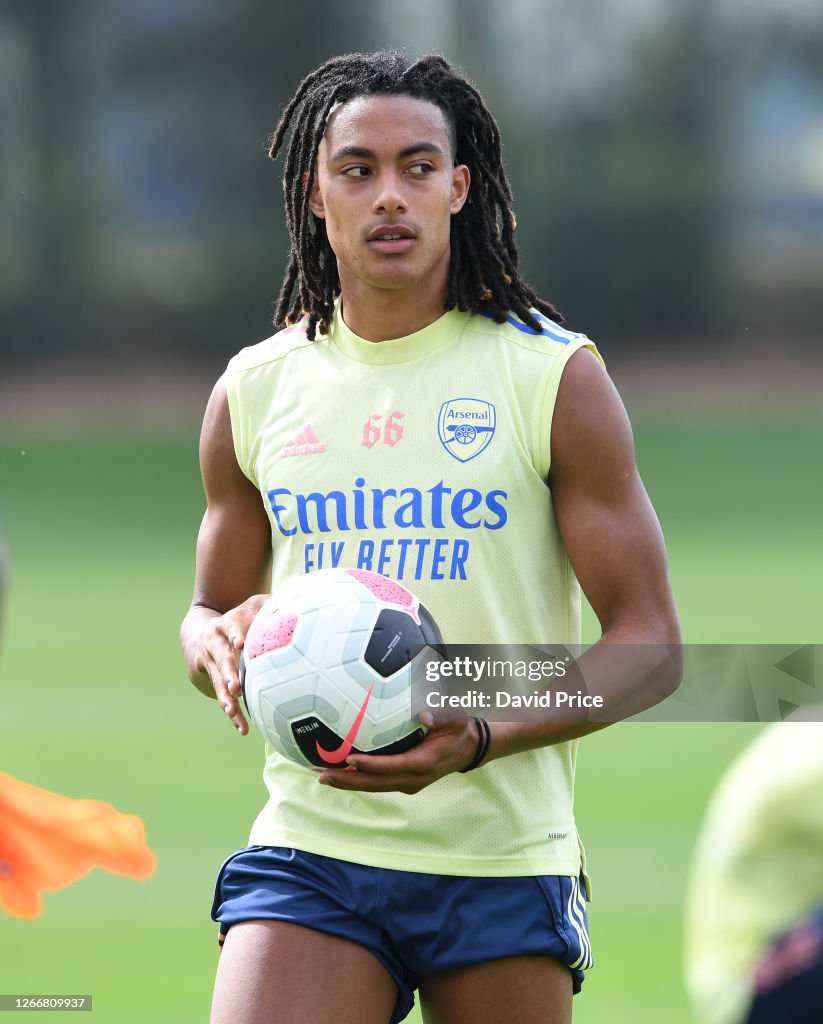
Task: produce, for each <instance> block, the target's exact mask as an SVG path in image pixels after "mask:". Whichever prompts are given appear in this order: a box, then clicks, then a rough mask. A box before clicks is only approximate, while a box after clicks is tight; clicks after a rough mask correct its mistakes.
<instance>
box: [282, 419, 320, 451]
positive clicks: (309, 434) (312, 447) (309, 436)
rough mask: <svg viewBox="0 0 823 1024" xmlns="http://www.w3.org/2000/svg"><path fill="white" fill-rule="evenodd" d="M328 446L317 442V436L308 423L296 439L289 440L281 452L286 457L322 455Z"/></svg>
mask: <svg viewBox="0 0 823 1024" xmlns="http://www.w3.org/2000/svg"><path fill="white" fill-rule="evenodd" d="M325 450H326V446H325V445H324V444H321V443H320V442H319V441H318V440H317V434H315V432H314V431H313V430H312V428H311V424H310V423H306V424H305V425H304V426H303V427H301V428H300V430H298V431H297V433H296V434H295V435H294V437H292V438H289V440H288V441H286V443H285V445H284V446H283V450H282V451H281V452H280V454H281V455H282V456H286V455H322V454H323V452H324V451H325Z"/></svg>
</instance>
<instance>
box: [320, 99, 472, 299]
mask: <svg viewBox="0 0 823 1024" xmlns="http://www.w3.org/2000/svg"><path fill="white" fill-rule="evenodd" d="M468 188H469V170H468V168H467V167H465V166H462V165H461V166H458V167H455V166H454V158H453V153H452V146H451V142H450V139H449V131H448V127H447V125H446V121H445V118H444V115H443V112H442V111H441V110H440V108H439V107H437V106H435V105H434V104H433V103H429V102H428V101H427V100H419V99H414V98H412V97H411V96H360V97H357V98H355V99H353V100H350V101H349V102H347V103H344V104H342V105H341V106H339V107H337V108H336V109H335V110H334V111H333V112H332V114H331V116H330V117H329V120H328V124H327V126H326V134H325V137H324V138H323V141H322V142H321V143H320V148H319V150H318V154H317V174H316V178H315V182H314V185H313V188H312V194H311V197H310V200H309V205H310V208H311V210H312V212H313V213H314V214H315V215H316V216H318V217H321V218H323V219H324V220H325V222H326V232H327V234H328V238H329V243H330V245H331V247H332V249H333V250H334V253H335V255H336V256H337V264H338V268H339V272H340V283H341V287H342V289H343V292H344V294H345V293H346V292H347V291H349V290H351V289H352V288H359V287H360V286H362V285H365V286H366V287H367V288H377V289H389V290H398V289H414V288H415V287H416V286H419V285H421V284H425V285H426V287H427V288H429V289H430V288H431V286H432V285H433V284H437V285H438V286H439V285H441V284H442V288H443V290H444V291H445V287H446V281H447V277H448V267H449V254H450V252H449V230H450V225H451V217H452V215H453V214H455V213H457V212H458V211H459V210H460V209H461V208H462V206H463V204H464V203H465V201H466V195H467V193H468Z"/></svg>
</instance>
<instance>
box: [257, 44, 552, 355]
mask: <svg viewBox="0 0 823 1024" xmlns="http://www.w3.org/2000/svg"><path fill="white" fill-rule="evenodd" d="M358 96H411V97H413V98H415V99H421V100H427V101H428V102H430V103H433V104H434V105H435V106H437V107H439V108H440V110H442V112H443V114H444V117H445V119H446V123H447V126H448V128H449V132H450V135H451V141H452V144H453V150H454V158H455V163H456V164H466V165H467V166H468V168H469V170H470V172H471V187H470V188H469V193H468V197H467V199H466V202H465V204H464V206H463V209H462V210H461V211H460V212H459V213H458V214H456V215H455V216H453V217H452V219H451V258H450V261H449V275H448V286H447V294H446V305H445V309H446V310H449V309H454V308H455V306H456V307H457V308H458V309H459V310H461V311H463V312H466V311H471V312H473V313H486V314H487V315H490V316H491V317H492V319H493V320H495V321H497V323H503V322H504V321H505V320H506V316H507V314H508V313H510V312H513V313H515V314H516V315H517V316H518V317H519V318H520V319H521V320H523V321H524V322H525V323H526V324H528V325H529V327H531V328H532V329H533V330H534V331H535V332H536V333H539V332H540V331H541V329H542V326H541V324H540V322H539V321H538V319H537V318H536V317H535V316H534V314H533V313H532V312H531V310H532V309H537V310H539V311H540V312H541V313H543V314H544V315H545V316H546V317H548V318H549V319H551V320H553V321H555V322H556V323H562V322H563V317H562V316H561V315H560V313H558V311H557V310H556V309H555V308H554V306H553V305H552V304H551V303H550V302H547V301H546V300H545V299H541V298H540V297H539V296H538V295H537V294H536V293H535V292H534V291H533V289H532V288H531V287H530V286H529V285H528V284H527V283H526V282H525V281H524V280H523V278H522V277H521V276H520V271H519V268H518V256H517V246H516V244H515V240H514V228H515V217H514V211H513V209H512V191H511V186H510V184H509V180H508V177H507V175H506V171H505V168H504V166H503V157H502V152H501V145H500V132H499V130H498V127H497V124H496V123H495V120H494V118H493V117H492V115H491V113H490V112H489V110H488V109H487V107H486V105H485V103H484V102H483V99H482V97H481V96H480V93H479V92H478V91H477V89H476V88H475V87H474V86H473V85H472V84H471V83H470V82H469V81H467V80H466V79H465V78H464V77H462V76H461V75H459V74H458V73H457V72H456V71H455V69H454V68H453V67H452V66H451V65H450V64H449V62H448V61H447V60H446V59H445V58H444V57H441V56H440V55H438V54H430V55H428V56H425V57H421V58H420V59H419V60H412V59H411V58H410V57H408V56H407V55H406V54H404V53H402V52H401V51H399V50H381V51H378V52H377V53H367V54H366V53H349V54H344V55H343V56H341V57H333V58H332V59H331V60H328V61H326V62H325V63H324V64H321V65H320V67H318V68H316V69H315V70H314V71H312V72H311V73H310V74H309V75H307V76H306V77H305V78H304V79H303V81H302V82H301V83H300V85H299V86H298V89H297V92H296V93H295V94H294V96H293V97H292V99H291V101H290V102H289V103H288V105H287V106H286V108H285V109H284V111H283V114H282V116H281V118H280V122H279V124H278V125H277V128H276V129H275V130H274V133H273V134H272V136H271V139H270V148H269V156H270V157H271V158H272V159H275V158H276V157H277V155H278V154H279V153H280V151H281V149H282V148H283V146H284V142H285V140H286V137H287V136H288V135H289V133H290V132H291V135H290V138H289V140H288V144H287V146H286V152H285V166H284V168H283V193H284V198H285V206H286V222H287V225H288V229H289V238H290V247H289V262H288V267H287V269H286V273H285V276H284V278H283V284H282V287H281V290H280V295H279V298H278V300H277V307H276V312H275V316H274V324H275V326H276V327H284V326H286V325H288V324H294V323H297V321H298V320H300V319H301V318H302V317H304V316H307V317H308V322H307V328H306V335H307V337H308V338H309V339H311V340H313V339H314V337H315V333H316V331H317V329H318V328H319V330H320V332H321V333H322V334H325V333H327V332H328V329H329V324H330V322H331V318H332V314H333V310H334V301H335V299H336V298H337V296H338V295H339V294H340V278H339V276H338V273H337V261H336V258H335V255H334V252H333V251H332V248H331V246H330V245H329V240H328V236H327V234H326V226H325V222H324V221H323V220H322V219H321V218H319V217H316V216H315V215H314V214H313V213H312V212H311V210H310V209H309V197H310V195H311V190H312V185H313V182H314V178H315V173H316V164H317V151H318V147H319V145H320V141H321V139H322V138H323V134H324V132H325V130H326V122H327V120H328V117H329V114H330V112H331V110H332V108H333V107H334V106H335V105H336V104H339V103H345V102H347V101H348V100H351V99H354V98H355V97H358Z"/></svg>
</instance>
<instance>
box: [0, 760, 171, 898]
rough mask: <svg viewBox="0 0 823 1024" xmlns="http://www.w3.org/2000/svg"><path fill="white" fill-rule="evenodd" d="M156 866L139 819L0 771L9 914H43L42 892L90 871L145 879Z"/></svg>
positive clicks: (2, 881)
mask: <svg viewBox="0 0 823 1024" xmlns="http://www.w3.org/2000/svg"><path fill="white" fill-rule="evenodd" d="M156 866H157V859H156V858H155V856H154V854H153V853H152V852H151V850H150V849H149V848H148V846H147V845H146V835H145V828H144V826H143V821H142V819H141V818H138V817H137V816H136V815H133V814H121V813H120V812H119V811H118V810H117V809H116V808H115V807H112V806H111V804H106V803H102V802H101V801H100V800H73V799H72V798H71V797H67V796H61V795H60V794H59V793H52V792H51V791H50V790H48V789H40V788H39V787H38V786H32V785H30V784H29V783H27V782H20V781H19V780H18V779H13V778H12V777H11V776H10V775H6V774H5V772H0V907H2V908H3V909H4V910H6V911H7V912H8V913H9V914H13V915H14V916H15V917H39V916H40V914H42V912H43V895H42V894H43V893H44V892H54V891H55V890H56V889H62V888H63V887H64V886H67V885H71V884H72V882H76V881H77V880H78V879H79V878H82V877H83V876H84V875H86V874H88V872H89V871H91V869H92V868H98V867H99V868H105V869H106V870H107V871H113V872H114V873H115V874H117V875H127V876H128V877H129V878H137V879H145V878H148V877H149V876H150V875H151V874H152V873H153V872H154V869H155V867H156Z"/></svg>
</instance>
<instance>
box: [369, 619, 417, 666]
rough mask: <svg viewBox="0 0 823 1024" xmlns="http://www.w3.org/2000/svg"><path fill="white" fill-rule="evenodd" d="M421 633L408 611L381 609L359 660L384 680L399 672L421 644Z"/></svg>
mask: <svg viewBox="0 0 823 1024" xmlns="http://www.w3.org/2000/svg"><path fill="white" fill-rule="evenodd" d="M425 643H426V641H425V640H424V639H423V632H422V630H421V629H420V627H419V626H418V625H417V623H416V622H415V621H414V619H413V618H412V617H411V615H409V614H408V612H404V611H400V609H398V608H384V609H383V611H382V612H380V614H379V615H378V616H377V622H375V624H374V629H373V630H372V634H371V636H370V637H369V643H368V646H367V647H366V653H365V654H364V655H363V658H364V660H365V662H366V664H367V665H368V666H369V667H370V668H373V669H374V671H375V672H377V673H378V675H381V676H382V677H383V678H384V679H388V677H389V676H393V675H394V674H395V672H399V671H400V669H401V668H403V666H404V665H407V664H408V663H409V662H410V661H411V660H412V658H414V656H415V655H416V654H417V653H418V652H419V651H420V649H421V647H423V646H424V645H425Z"/></svg>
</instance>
